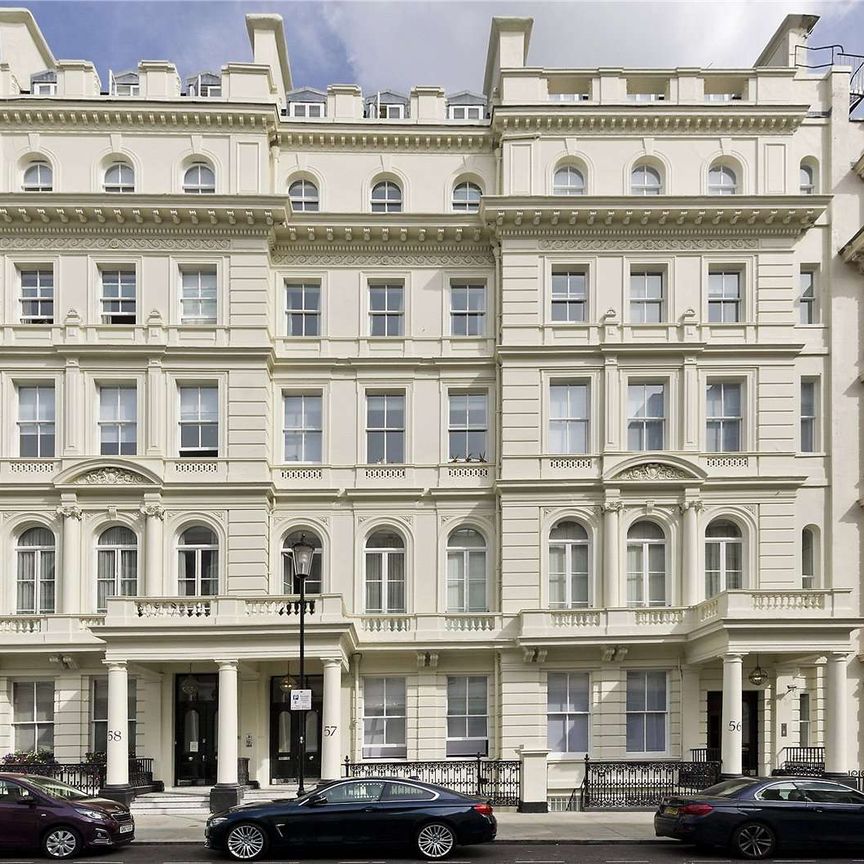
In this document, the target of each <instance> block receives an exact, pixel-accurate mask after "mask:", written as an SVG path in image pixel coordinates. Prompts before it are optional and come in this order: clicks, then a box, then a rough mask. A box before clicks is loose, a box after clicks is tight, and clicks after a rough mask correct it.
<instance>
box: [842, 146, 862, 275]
mask: <svg viewBox="0 0 864 864" xmlns="http://www.w3.org/2000/svg"><path fill="white" fill-rule="evenodd" d="M862 158H864V157H862ZM840 257H841V258H842V259H843V260H844V261H845V262H846V263H847V264H853V265H856V266H857V267H858V269H859V270H860V271H861V272H862V273H864V228H862V229H861V230H860V231H859V232H858V233H857V234H856V235H855V236H854V237H853V238H852V239H851V240H850V241H849V242H848V243H847V244H846V245H845V246H844V247H843V248H842V249H841V250H840Z"/></svg>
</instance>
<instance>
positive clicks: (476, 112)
mask: <svg viewBox="0 0 864 864" xmlns="http://www.w3.org/2000/svg"><path fill="white" fill-rule="evenodd" d="M447 116H448V117H449V118H450V119H451V120H482V119H483V106H482V105H448V106H447Z"/></svg>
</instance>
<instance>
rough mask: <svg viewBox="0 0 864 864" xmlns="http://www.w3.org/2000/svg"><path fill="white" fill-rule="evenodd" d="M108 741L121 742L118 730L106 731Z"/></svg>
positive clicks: (120, 734) (121, 734) (121, 735)
mask: <svg viewBox="0 0 864 864" xmlns="http://www.w3.org/2000/svg"><path fill="white" fill-rule="evenodd" d="M108 740H109V741H122V740H123V732H122V731H121V730H120V729H109V730H108Z"/></svg>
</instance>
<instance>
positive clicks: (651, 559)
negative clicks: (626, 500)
mask: <svg viewBox="0 0 864 864" xmlns="http://www.w3.org/2000/svg"><path fill="white" fill-rule="evenodd" d="M627 605H628V606H665V605H666V535H665V534H664V533H663V529H662V528H661V527H660V526H659V525H657V524H655V523H654V522H647V521H642V522H636V523H635V524H634V525H632V526H631V527H630V530H629V531H628V532H627Z"/></svg>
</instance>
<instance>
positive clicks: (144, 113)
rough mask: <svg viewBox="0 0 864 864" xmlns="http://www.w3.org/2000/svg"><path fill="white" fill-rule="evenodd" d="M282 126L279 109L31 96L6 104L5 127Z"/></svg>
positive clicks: (1, 122)
mask: <svg viewBox="0 0 864 864" xmlns="http://www.w3.org/2000/svg"><path fill="white" fill-rule="evenodd" d="M277 122H278V119H277V113H276V106H275V105H251V104H248V103H233V104H232V103H226V102H214V103H206V104H205V103H201V102H184V103H178V102H167V101H165V102H152V101H151V102H147V101H142V100H138V99H135V100H130V101H129V102H126V103H124V102H122V101H119V102H118V101H115V100H112V102H111V104H110V105H109V104H102V103H100V102H98V101H96V100H87V101H78V102H76V101H66V100H63V101H62V102H60V101H58V102H47V101H46V100H45V99H44V98H38V99H34V98H33V97H30V96H21V97H12V98H6V99H3V100H2V101H0V128H2V127H4V126H12V127H15V128H16V129H18V128H20V127H21V126H24V127H26V128H28V129H52V128H57V127H60V128H66V129H74V130H75V131H78V132H82V131H88V132H92V131H107V130H109V129H115V128H120V129H122V130H123V131H124V132H125V131H127V130H129V131H132V130H135V131H147V132H152V131H153V130H154V129H155V128H159V129H163V130H164V129H172V130H178V129H180V130H184V131H186V130H199V131H202V132H206V131H217V130H218V131H223V132H243V131H256V130H258V131H261V132H262V133H263V132H267V133H268V134H271V135H273V134H275V130H276V124H277Z"/></svg>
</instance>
